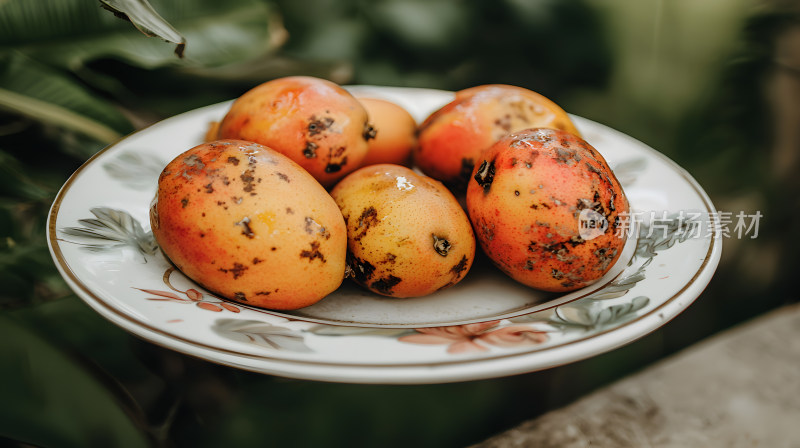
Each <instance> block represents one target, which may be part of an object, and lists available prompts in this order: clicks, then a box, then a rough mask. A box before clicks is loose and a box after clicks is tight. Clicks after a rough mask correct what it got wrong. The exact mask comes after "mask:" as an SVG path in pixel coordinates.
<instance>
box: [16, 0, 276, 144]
mask: <svg viewBox="0 0 800 448" xmlns="http://www.w3.org/2000/svg"><path fill="white" fill-rule="evenodd" d="M110 1H112V3H113V4H114V5H115V8H116V9H117V10H118V11H122V12H125V13H126V14H127V15H128V18H129V19H131V20H134V21H135V22H139V26H142V25H141V23H142V22H143V21H145V19H146V18H143V16H146V15H147V11H142V10H139V11H138V12H135V13H134V12H131V11H132V9H130V8H129V6H130V4H131V3H138V2H141V1H142V0H110ZM152 3H153V6H154V7H155V9H156V10H158V11H159V12H160V13H162V14H163V16H164V18H165V19H166V20H168V21H169V23H172V24H174V26H175V27H176V28H177V29H178V30H180V32H181V33H182V35H183V36H185V37H186V39H187V40H188V41H189V42H190V44H189V46H188V47H187V48H188V50H187V51H186V55H185V56H186V57H185V58H183V59H180V58H178V57H176V56H175V54H173V46H172V44H170V43H166V42H164V41H162V40H161V39H154V38H150V37H147V36H145V35H143V34H142V33H140V32H139V31H138V30H137V29H136V28H134V27H133V26H131V24H129V23H126V22H125V21H123V20H119V19H118V18H116V17H114V15H113V14H111V13H109V12H107V11H104V10H103V9H102V8H101V6H100V3H98V2H96V0H5V1H2V0H0V108H2V109H6V110H10V111H12V112H14V113H17V114H20V115H24V116H28V117H31V118H33V119H35V120H37V121H40V122H43V123H45V124H49V125H55V126H57V127H59V128H61V129H64V130H67V131H69V132H72V133H77V134H78V135H81V136H84V137H89V138H90V139H91V140H95V141H98V142H101V143H110V142H112V141H115V140H117V139H118V138H119V137H120V136H121V135H123V134H124V133H127V132H129V131H131V130H132V126H131V124H130V122H129V120H128V119H127V118H126V117H125V116H124V115H123V114H122V113H121V112H120V111H119V110H118V108H116V107H114V106H113V105H112V102H111V101H110V100H109V99H108V94H109V93H110V94H111V95H112V96H114V95H120V94H126V93H127V91H126V90H125V79H124V77H123V78H119V77H114V78H112V77H109V76H106V75H104V74H103V73H101V72H97V71H94V65H93V64H90V63H91V62H94V61H98V60H102V59H116V60H121V61H124V62H127V63H129V64H131V65H134V66H137V67H141V68H145V69H152V68H157V67H163V66H171V65H177V66H183V67H198V68H199V67H220V66H225V65H227V64H230V63H232V62H240V61H243V60H249V59H254V58H256V57H257V56H261V55H264V54H266V53H267V52H268V51H269V50H271V49H272V48H274V47H275V46H276V45H277V44H278V43H279V40H276V39H275V38H274V34H275V33H276V32H277V33H278V34H281V32H282V30H283V28H282V27H281V26H280V25H279V22H276V21H275V19H274V17H273V16H272V15H271V13H270V9H269V7H268V6H267V5H266V4H265V3H262V2H260V1H258V0H228V1H226V2H220V1H218V0H157V1H153V2H152ZM126 5H127V6H126ZM153 13H154V12H153ZM154 14H155V13H154ZM157 17H158V14H155V16H152V17H150V19H152V20H150V25H148V27H149V28H157V27H156V26H155V25H153V23H157V22H158V20H159V19H158V18H157ZM162 22H163V23H162V24H161V25H160V26H161V29H160V31H158V32H155V34H158V36H159V37H162V38H165V37H166V38H169V35H168V34H169V33H168V32H166V31H165V28H164V27H169V25H166V23H167V22H164V21H163V20H162ZM276 30H277V31H276ZM150 31H154V30H152V29H150ZM175 35H176V36H178V37H177V39H181V37H180V35H178V34H177V32H176V33H175ZM172 37H173V38H175V36H172ZM173 40H175V39H173ZM69 72H72V73H69ZM76 74H77V75H78V76H79V77H80V78H81V79H82V81H83V82H81V80H79V79H77V78H76ZM100 92H104V93H105V94H100ZM118 99H119V98H118Z"/></svg>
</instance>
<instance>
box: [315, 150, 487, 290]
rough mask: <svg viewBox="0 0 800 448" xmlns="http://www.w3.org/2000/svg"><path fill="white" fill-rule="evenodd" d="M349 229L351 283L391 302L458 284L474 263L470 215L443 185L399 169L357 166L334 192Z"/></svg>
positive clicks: (401, 168) (388, 166)
mask: <svg viewBox="0 0 800 448" xmlns="http://www.w3.org/2000/svg"><path fill="white" fill-rule="evenodd" d="M331 196H333V198H334V200H335V201H336V203H337V204H338V205H339V207H340V209H341V211H342V215H343V216H344V219H345V222H346V223H347V244H348V266H349V268H350V270H351V273H352V274H351V275H352V277H353V279H354V280H355V281H356V283H358V284H360V285H362V286H363V287H365V288H367V289H369V290H370V291H372V292H375V293H377V294H381V295H385V296H390V297H418V296H424V295H428V294H431V293H434V292H436V291H439V290H442V289H445V288H448V287H450V286H452V285H455V284H456V283H458V282H459V281H461V279H463V278H464V276H465V275H466V274H467V272H468V271H469V269H470V267H471V266H472V262H473V260H474V258H475V245H476V244H475V236H474V234H473V232H472V227H471V225H470V222H469V219H468V218H467V215H466V214H465V213H464V210H463V209H462V208H461V206H459V204H458V201H456V199H455V197H453V195H452V193H450V191H448V190H447V188H446V187H445V186H444V185H442V184H441V183H440V182H437V181H435V180H433V179H431V178H429V177H427V176H422V175H419V174H417V173H415V172H414V171H412V170H410V169H408V168H406V167H403V166H399V165H391V164H379V165H371V166H367V167H364V168H361V169H359V170H357V171H355V172H353V173H352V174H350V175H349V176H347V177H346V178H344V179H342V181H341V182H339V184H338V185H336V187H335V188H334V189H333V190H332V191H331Z"/></svg>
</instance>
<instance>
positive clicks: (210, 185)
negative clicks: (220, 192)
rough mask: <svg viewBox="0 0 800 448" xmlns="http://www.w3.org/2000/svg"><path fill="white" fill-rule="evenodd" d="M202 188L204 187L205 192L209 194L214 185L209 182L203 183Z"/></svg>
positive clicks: (212, 190)
mask: <svg viewBox="0 0 800 448" xmlns="http://www.w3.org/2000/svg"><path fill="white" fill-rule="evenodd" d="M203 188H205V189H206V193H209V194H211V193H213V192H214V186H213V185H212V184H211V183H210V182H209V183H207V184H205V185H203Z"/></svg>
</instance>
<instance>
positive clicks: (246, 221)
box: [236, 216, 256, 240]
mask: <svg viewBox="0 0 800 448" xmlns="http://www.w3.org/2000/svg"><path fill="white" fill-rule="evenodd" d="M236 225H237V226H242V235H244V236H246V237H248V238H250V239H251V240H252V239H253V238H254V237H255V236H256V234H255V233H254V232H253V229H252V228H251V227H250V218H248V217H247V216H245V217H244V218H242V220H241V221H239V222H237V223H236Z"/></svg>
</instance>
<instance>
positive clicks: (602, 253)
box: [594, 248, 617, 271]
mask: <svg viewBox="0 0 800 448" xmlns="http://www.w3.org/2000/svg"><path fill="white" fill-rule="evenodd" d="M594 256H595V257H597V265H596V266H595V267H594V268H595V269H597V270H598V271H605V270H606V269H607V268H608V265H609V264H611V262H612V261H613V260H614V258H616V256H617V249H616V248H613V249H610V250H609V249H606V248H599V249H597V250H595V251H594Z"/></svg>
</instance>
